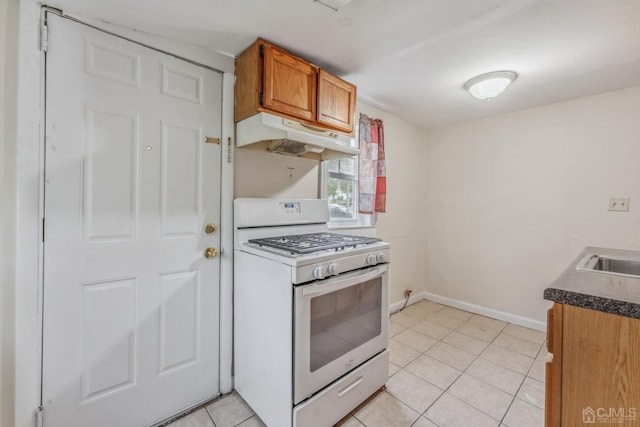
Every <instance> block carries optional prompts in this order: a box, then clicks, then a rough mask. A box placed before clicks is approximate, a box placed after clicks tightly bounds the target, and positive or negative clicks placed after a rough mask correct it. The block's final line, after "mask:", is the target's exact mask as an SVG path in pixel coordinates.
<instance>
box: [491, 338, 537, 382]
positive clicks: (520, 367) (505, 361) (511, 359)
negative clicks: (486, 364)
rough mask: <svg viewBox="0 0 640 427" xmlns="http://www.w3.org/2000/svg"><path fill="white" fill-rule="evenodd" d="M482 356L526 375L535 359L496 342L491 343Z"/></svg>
mask: <svg viewBox="0 0 640 427" xmlns="http://www.w3.org/2000/svg"><path fill="white" fill-rule="evenodd" d="M480 357H482V358H483V359H486V360H489V361H490V362H494V363H497V364H498V365H502V366H504V367H505V368H509V369H512V370H514V371H517V372H520V373H521V374H525V375H526V373H527V372H529V368H531V365H532V364H533V360H534V359H533V358H532V357H527V356H524V355H522V354H520V353H516V352H515V351H511V350H508V349H506V348H504V347H500V346H499V345H495V344H489V346H488V347H487V348H486V350H485V351H483V352H482V354H481V355H480Z"/></svg>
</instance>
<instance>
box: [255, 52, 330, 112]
mask: <svg viewBox="0 0 640 427" xmlns="http://www.w3.org/2000/svg"><path fill="white" fill-rule="evenodd" d="M263 55H264V95H263V101H262V105H263V106H264V107H266V108H268V109H270V110H273V111H279V112H281V113H284V114H287V115H290V116H294V117H299V118H301V119H306V120H314V119H315V117H316V87H317V71H316V68H315V67H314V66H313V65H311V64H309V63H308V62H306V61H303V60H302V59H300V58H297V57H295V56H293V55H290V54H288V53H287V52H285V51H283V50H282V49H279V48H277V47H275V46H272V45H269V44H265V45H264V53H263Z"/></svg>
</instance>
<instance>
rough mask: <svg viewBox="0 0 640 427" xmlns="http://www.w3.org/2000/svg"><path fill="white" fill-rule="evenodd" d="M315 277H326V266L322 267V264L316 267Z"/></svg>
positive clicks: (314, 270)
mask: <svg viewBox="0 0 640 427" xmlns="http://www.w3.org/2000/svg"><path fill="white" fill-rule="evenodd" d="M313 277H315V278H316V279H324V267H322V266H321V265H319V266H317V267H315V268H314V269H313Z"/></svg>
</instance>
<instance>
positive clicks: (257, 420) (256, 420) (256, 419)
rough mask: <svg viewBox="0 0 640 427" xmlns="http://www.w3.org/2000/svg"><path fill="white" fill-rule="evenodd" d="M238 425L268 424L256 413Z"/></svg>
mask: <svg viewBox="0 0 640 427" xmlns="http://www.w3.org/2000/svg"><path fill="white" fill-rule="evenodd" d="M237 427H267V425H266V424H265V423H263V422H262V420H261V419H260V418H259V417H258V416H257V415H254V416H253V417H251V418H249V419H248V420H246V421H243V422H241V423H240V424H238V425H237Z"/></svg>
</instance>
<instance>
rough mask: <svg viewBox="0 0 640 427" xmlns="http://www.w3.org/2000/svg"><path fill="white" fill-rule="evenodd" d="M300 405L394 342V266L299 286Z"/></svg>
mask: <svg viewBox="0 0 640 427" xmlns="http://www.w3.org/2000/svg"><path fill="white" fill-rule="evenodd" d="M294 318H295V324H294V350H295V354H294V404H298V403H300V402H301V401H303V400H304V399H306V398H307V397H309V396H311V395H312V394H314V393H315V392H317V391H319V390H321V389H322V388H323V387H325V386H327V385H329V384H330V383H331V382H333V381H335V380H336V379H338V378H340V377H341V376H343V375H344V374H346V373H347V372H349V371H351V370H352V369H354V368H356V367H357V366H358V365H360V364H361V363H363V362H365V361H366V360H368V359H369V358H371V357H372V356H375V355H376V354H378V353H379V352H381V351H382V350H384V349H385V348H387V344H388V336H389V333H388V329H389V326H388V324H389V265H388V264H380V265H377V266H375V267H371V268H367V269H364V270H357V271H355V272H351V273H345V274H341V275H339V276H336V277H333V278H331V279H326V280H322V281H319V282H314V283H312V284H309V285H302V286H297V287H296V288H295V307H294Z"/></svg>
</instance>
